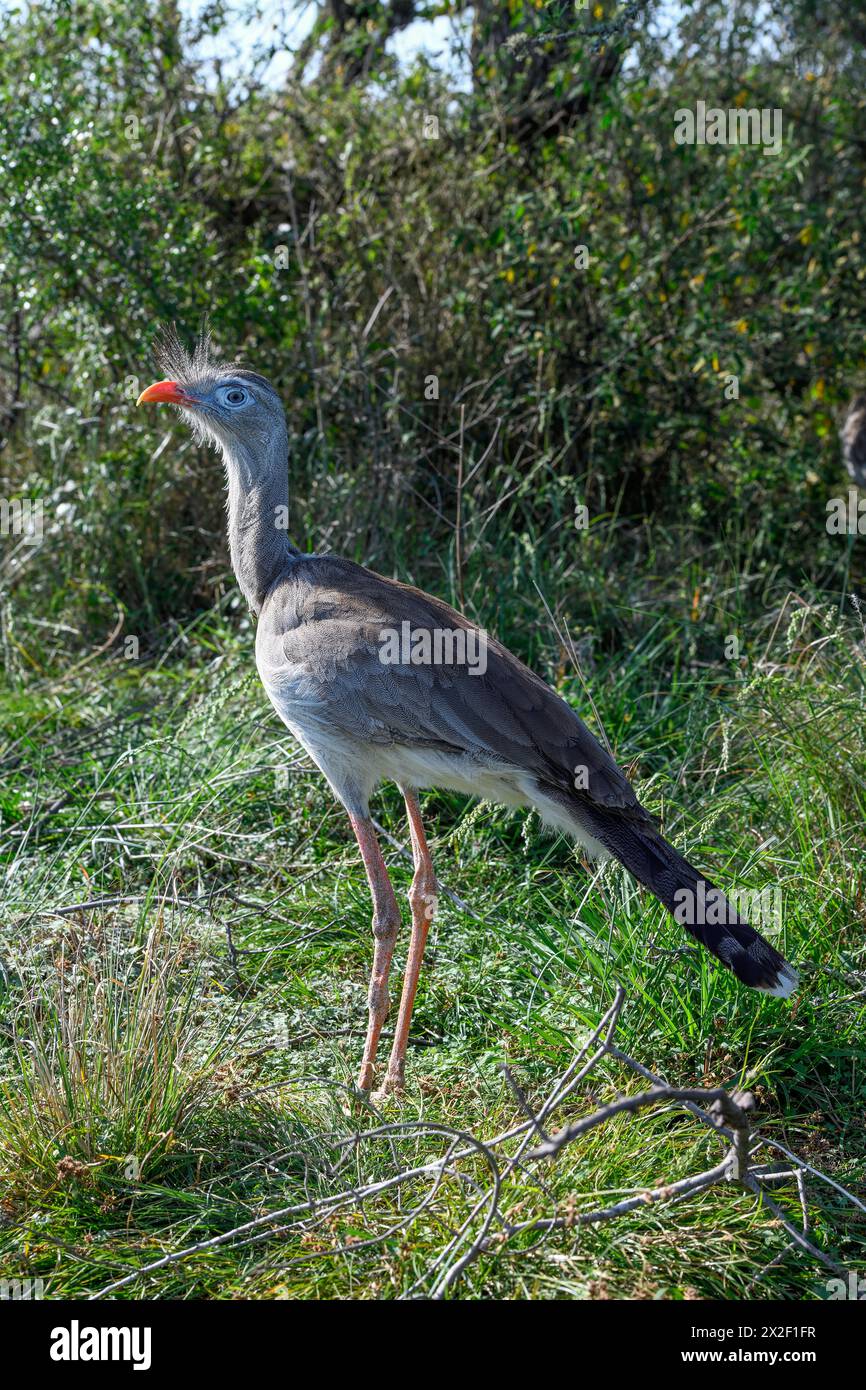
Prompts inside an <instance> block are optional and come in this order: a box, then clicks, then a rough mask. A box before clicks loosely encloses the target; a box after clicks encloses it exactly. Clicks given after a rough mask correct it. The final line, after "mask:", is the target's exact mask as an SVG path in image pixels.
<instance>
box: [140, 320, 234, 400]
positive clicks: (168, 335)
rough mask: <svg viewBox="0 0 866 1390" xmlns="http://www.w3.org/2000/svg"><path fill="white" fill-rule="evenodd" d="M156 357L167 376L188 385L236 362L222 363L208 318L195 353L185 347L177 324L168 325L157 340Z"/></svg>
mask: <svg viewBox="0 0 866 1390" xmlns="http://www.w3.org/2000/svg"><path fill="white" fill-rule="evenodd" d="M156 360H157V362H158V363H159V366H160V370H161V371H162V372H164V373H165V376H166V377H167V378H170V379H171V380H172V381H179V382H182V383H183V384H184V385H185V386H192V385H193V384H194V383H195V382H198V381H201V380H202V379H203V378H205V377H210V376H213V375H214V374H215V373H219V372H222V371H223V370H225V369H227V368H228V369H230V368H231V367H232V366H233V365H234V364H233V363H231V362H221V361H220V360H219V359H218V358H216V357H215V356H214V353H213V340H212V338H211V331H210V327H209V325H208V322H207V319H202V323H201V327H200V329H199V332H198V337H197V338H196V340H195V346H194V347H193V350H192V352H188V351H187V349H186V348H185V347H184V344H183V342H182V340H181V337H180V334H179V333H178V331H177V324H174V323H172V324H166V325H164V326H163V327H162V328H161V329H160V331H159V335H158V337H157V340H156Z"/></svg>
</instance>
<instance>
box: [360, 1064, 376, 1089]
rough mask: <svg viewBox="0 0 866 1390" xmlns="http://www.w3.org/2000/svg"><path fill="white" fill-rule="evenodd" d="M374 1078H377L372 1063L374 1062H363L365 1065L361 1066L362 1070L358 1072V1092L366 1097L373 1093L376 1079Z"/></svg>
mask: <svg viewBox="0 0 866 1390" xmlns="http://www.w3.org/2000/svg"><path fill="white" fill-rule="evenodd" d="M374 1076H375V1068H374V1066H373V1063H372V1062H363V1063H362V1064H361V1070H360V1071H359V1072H358V1083H357V1084H358V1090H359V1091H361V1092H362V1093H363V1094H364V1095H368V1094H369V1092H370V1091H372V1089H373V1078H374Z"/></svg>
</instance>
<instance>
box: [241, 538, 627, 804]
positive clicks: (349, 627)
mask: <svg viewBox="0 0 866 1390" xmlns="http://www.w3.org/2000/svg"><path fill="white" fill-rule="evenodd" d="M292 571H293V572H292V574H291V575H290V576H289V577H287V579H286V581H285V582H284V583H283V584H282V585H281V586H279V588H278V589H277V590H276V591H274V592H273V593H272V595H271V597H270V598H269V600H268V602H267V603H266V605H265V607H264V608H263V610H262V614H261V617H260V620H259V622H260V631H259V634H258V640H257V650H258V659H259V669H260V671H261V674H262V679H263V680H264V681H265V684H266V686H268V687H269V688H272V687H274V686H275V685H277V684H280V683H281V684H282V687H283V689H285V690H288V691H290V695H289V698H290V699H291V700H292V701H293V702H294V706H295V708H296V710H297V711H298V722H299V723H301V722H303V719H304V717H306V718H309V719H315V720H318V721H320V722H327V723H328V724H329V725H330V726H331V727H333V728H336V729H339V730H340V731H341V732H343V733H345V734H346V735H348V736H349V737H350V738H352V739H353V740H356V741H358V742H359V743H364V742H366V743H371V744H398V745H404V746H407V747H416V748H417V747H426V748H435V749H439V750H441V751H443V752H452V753H455V754H468V755H469V756H470V757H474V758H477V759H479V760H480V761H482V762H489V761H490V760H491V759H493V760H495V761H496V762H499V763H501V764H503V765H506V766H509V767H517V768H520V769H522V770H523V771H525V772H527V773H529V774H530V775H532V776H534V777H535V778H536V779H538V781H539V782H540V783H542V784H543V785H545V786H547V787H549V788H551V789H552V790H554V791H558V792H559V793H560V794H562V793H564V794H566V795H567V796H568V797H569V798H571V797H574V796H577V798H578V799H581V798H583V797H585V798H586V799H587V800H588V801H590V802H591V803H595V804H596V805H599V806H603V807H607V808H610V809H617V810H619V811H621V812H625V813H626V814H634V815H636V816H638V817H639V818H641V819H643V817H644V816H645V815H646V813H645V812H644V811H643V808H642V807H641V806H640V804H639V802H638V801H637V798H636V797H635V794H634V792H633V790H632V788H631V785H630V784H629V782H628V781H627V779H626V777H625V776H624V774H623V773H622V772H621V771H620V769H619V768H618V767H617V765H616V763H615V762H614V760H613V758H611V756H610V755H609V754H608V753H607V752H606V751H605V749H603V748H602V747H601V745H600V744H599V743H598V742H597V740H596V739H595V738H594V737H593V736H592V734H591V733H590V732H589V730H588V729H587V728H586V726H585V725H584V724H583V722H582V721H581V719H580V718H579V717H578V715H577V714H576V713H575V712H574V710H573V709H572V708H571V706H570V705H568V704H567V703H566V702H565V701H564V700H562V699H561V698H560V697H559V696H558V695H557V694H555V692H554V691H553V690H551V689H550V687H549V686H547V685H546V684H545V683H544V681H542V680H540V679H539V678H538V676H536V675H535V674H534V672H532V671H530V670H529V668H528V667H527V666H524V665H523V663H522V662H521V661H519V660H518V659H517V657H515V656H513V655H512V653H511V652H509V651H508V650H507V649H506V648H505V647H503V646H502V645H501V644H500V643H499V642H496V641H495V640H494V639H492V638H489V637H488V638H486V639H485V640H484V645H483V646H482V647H480V648H479V649H478V659H477V661H476V662H475V668H476V670H475V673H473V668H472V665H469V664H458V665H455V664H445V663H443V662H441V661H440V662H438V663H437V662H436V661H433V662H431V663H430V664H413V663H412V662H411V661H405V660H398V661H392V660H387V659H386V660H383V652H384V653H385V654H386V655H387V649H386V643H387V642H391V644H392V646H393V638H392V636H391V634H395V633H396V634H398V635H402V633H403V632H404V631H405V629H404V624H407V623H408V625H409V629H408V630H409V632H410V633H411V634H413V635H414V634H417V633H423V632H426V633H429V634H431V642H432V640H433V634H435V633H436V632H437V631H438V632H442V631H451V632H457V631H462V632H463V633H465V634H467V636H468V635H469V634H473V635H474V634H477V633H478V629H476V628H474V627H473V625H472V624H471V623H469V622H468V621H467V620H466V619H465V618H464V617H462V616H461V615H460V614H459V613H457V612H456V611H455V610H454V609H452V608H450V607H449V606H448V605H447V604H445V603H442V602H441V601H440V600H439V599H435V598H432V597H431V596H430V595H428V594H424V593H422V592H421V591H420V590H418V589H413V588H410V587H409V586H407V585H403V584H397V583H395V582H394V581H393V580H389V579H385V578H383V577H382V576H380V575H377V574H374V573H373V572H372V571H370V570H366V569H364V568H362V567H361V566H359V565H354V564H352V563H351V562H350V561H345V560H338V559H334V558H332V557H325V556H322V557H309V559H304V560H303V561H302V562H298V563H297V564H296V565H293V567H292ZM482 653H483V656H482ZM484 662H486V669H484V670H483V672H482V669H481V668H482V665H483V664H484Z"/></svg>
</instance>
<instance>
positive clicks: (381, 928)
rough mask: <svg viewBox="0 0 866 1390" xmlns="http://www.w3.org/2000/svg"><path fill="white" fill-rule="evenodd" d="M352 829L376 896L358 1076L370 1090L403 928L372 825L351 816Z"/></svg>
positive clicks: (367, 1089) (366, 1089)
mask: <svg viewBox="0 0 866 1390" xmlns="http://www.w3.org/2000/svg"><path fill="white" fill-rule="evenodd" d="M349 820H350V821H351V822H352V829H353V830H354V832H355V838H356V840H357V841H358V848H359V849H360V851H361V858H362V859H363V861H364V868H365V869H366V871H367V881H368V882H369V884H370V892H371V894H372V896H373V938H374V943H375V944H374V947H373V972H372V974H371V976H370V993H369V996H368V1001H367V1005H368V1008H369V1022H368V1024H367V1041H366V1042H365V1044H364V1060H363V1061H362V1063H361V1071H360V1073H359V1075H358V1089H359V1090H361V1091H369V1090H370V1088H371V1086H372V1085H373V1070H374V1066H375V1062H376V1049H377V1048H378V1046H379V1034H380V1033H381V1031H382V1024H383V1023H384V1022H385V1019H386V1018H387V1017H388V1003H389V1000H388V974H389V972H390V970H391V957H392V956H393V954H394V943H395V942H396V940H397V929H398V927H399V926H400V909H399V907H398V906H397V899H396V898H395V897H394V889H393V888H392V887H391V880H390V879H389V877H388V870H387V869H386V868H385V861H384V859H383V858H382V851H381V850H380V849H379V842H378V840H377V839H376V832H375V831H374V829H373V825H372V822H371V821H370V820H369V819H368V818H366V817H362V816H353V815H351V814H350V816H349Z"/></svg>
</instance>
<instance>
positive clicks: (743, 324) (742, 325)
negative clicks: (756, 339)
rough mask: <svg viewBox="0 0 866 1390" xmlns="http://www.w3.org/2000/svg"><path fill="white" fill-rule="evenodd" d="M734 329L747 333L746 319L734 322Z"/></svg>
mask: <svg viewBox="0 0 866 1390" xmlns="http://www.w3.org/2000/svg"><path fill="white" fill-rule="evenodd" d="M736 330H737V332H738V333H748V331H749V322H748V319H740V321H739V323H737V324H736Z"/></svg>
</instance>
